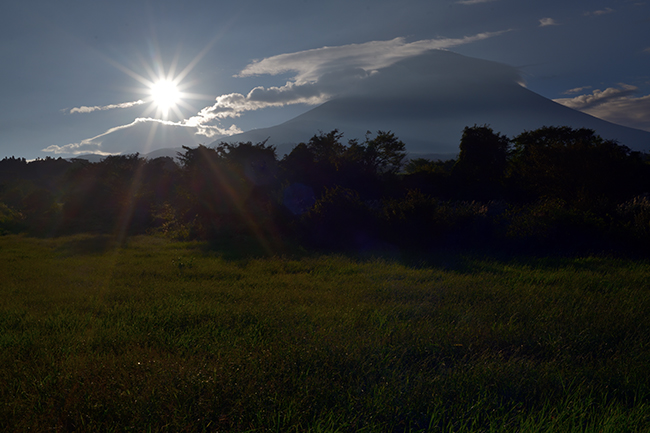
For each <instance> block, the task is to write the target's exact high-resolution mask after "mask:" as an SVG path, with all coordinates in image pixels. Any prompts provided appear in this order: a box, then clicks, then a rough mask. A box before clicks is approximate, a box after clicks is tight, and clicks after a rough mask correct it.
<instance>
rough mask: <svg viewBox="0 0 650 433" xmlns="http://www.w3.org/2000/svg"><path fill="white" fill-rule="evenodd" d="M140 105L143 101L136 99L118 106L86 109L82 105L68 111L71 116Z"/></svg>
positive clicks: (97, 106)
mask: <svg viewBox="0 0 650 433" xmlns="http://www.w3.org/2000/svg"><path fill="white" fill-rule="evenodd" d="M141 104H144V101H142V100H139V99H138V100H137V101H133V102H122V103H120V104H111V105H103V106H99V105H96V106H94V107H86V106H85V105H83V106H81V107H75V108H72V109H70V112H69V113H70V114H73V113H91V112H93V111H105V110H113V109H115V108H130V107H134V106H136V105H141Z"/></svg>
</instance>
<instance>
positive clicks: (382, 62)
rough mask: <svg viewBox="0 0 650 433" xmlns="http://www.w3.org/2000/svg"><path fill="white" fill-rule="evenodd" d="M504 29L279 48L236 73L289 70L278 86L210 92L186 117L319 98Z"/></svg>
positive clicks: (200, 118) (197, 119)
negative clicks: (209, 99)
mask: <svg viewBox="0 0 650 433" xmlns="http://www.w3.org/2000/svg"><path fill="white" fill-rule="evenodd" d="M503 33H505V31H500V32H491V33H479V34H476V35H473V36H466V37H464V38H457V39H452V38H440V39H426V40H420V41H415V42H410V43H407V42H406V41H405V38H402V37H399V38H395V39H392V40H389V41H372V42H366V43H363V44H350V45H342V46H337V47H322V48H316V49H312V50H306V51H299V52H295V53H287V54H280V55H277V56H272V57H267V58H265V59H262V60H258V61H254V62H252V63H251V64H249V65H248V66H246V67H245V68H244V69H243V70H242V71H241V72H240V73H239V74H238V75H236V76H237V77H251V76H258V75H279V74H283V73H287V72H293V73H294V74H295V75H294V77H293V78H292V79H291V80H290V81H288V82H287V83H286V84H284V85H283V86H280V87H268V88H265V87H255V88H254V89H252V90H251V91H250V92H248V94H247V95H243V94H241V93H230V94H227V95H221V96H218V97H217V98H216V102H215V104H213V105H212V106H210V107H206V108H204V109H202V110H201V111H200V112H199V113H198V114H197V115H196V116H193V117H192V118H190V119H188V123H189V124H192V125H204V124H207V123H209V122H211V121H214V120H217V119H224V118H235V117H239V116H241V114H242V113H243V112H246V111H253V110H259V109H262V108H266V107H281V106H284V105H289V104H308V105H317V104H321V103H323V102H325V101H327V100H328V99H330V98H332V97H333V96H336V95H338V94H341V93H344V92H346V91H347V90H349V89H350V88H352V87H353V86H355V85H356V84H357V83H359V82H360V81H361V80H363V79H365V78H367V77H368V76H370V75H372V74H373V73H375V72H376V71H378V70H379V69H383V68H386V67H388V66H390V65H392V64H394V63H396V62H398V61H400V60H403V59H406V58H409V57H414V56H418V55H420V54H422V53H424V52H426V51H429V50H435V49H446V48H451V47H454V46H458V45H464V44H468V43H472V42H476V41H480V40H484V39H488V38H491V37H494V36H498V35H500V34H503Z"/></svg>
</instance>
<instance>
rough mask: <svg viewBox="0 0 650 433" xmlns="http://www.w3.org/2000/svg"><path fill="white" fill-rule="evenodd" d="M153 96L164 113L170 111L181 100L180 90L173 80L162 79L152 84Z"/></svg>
mask: <svg viewBox="0 0 650 433" xmlns="http://www.w3.org/2000/svg"><path fill="white" fill-rule="evenodd" d="M151 97H152V98H153V101H154V103H155V104H156V105H157V106H158V109H159V110H161V111H162V112H163V113H166V112H167V111H169V109H170V108H173V107H175V106H176V104H178V102H179V101H180V92H179V91H178V88H177V87H176V84H175V83H174V82H173V81H169V80H160V81H157V82H155V83H153V85H152V86H151Z"/></svg>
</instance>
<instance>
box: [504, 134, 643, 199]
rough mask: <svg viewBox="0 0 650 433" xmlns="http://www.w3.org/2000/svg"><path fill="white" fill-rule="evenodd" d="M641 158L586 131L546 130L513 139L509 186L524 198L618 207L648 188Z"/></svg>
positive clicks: (624, 147) (612, 142) (613, 142)
mask: <svg viewBox="0 0 650 433" xmlns="http://www.w3.org/2000/svg"><path fill="white" fill-rule="evenodd" d="M647 169H648V166H647V165H646V164H644V163H643V160H642V158H641V155H640V154H638V153H635V152H631V151H630V149H629V148H627V147H626V146H622V145H619V144H618V143H616V142H615V141H611V140H604V139H602V138H601V137H600V136H598V135H596V134H595V133H594V131H592V130H590V129H584V128H581V129H572V128H569V127H544V128H540V129H537V130H535V131H526V132H524V133H522V134H519V135H518V136H517V137H515V138H514V153H513V157H512V162H511V170H512V173H511V177H512V179H513V184H515V185H518V186H519V187H520V188H521V189H522V190H523V192H524V194H525V196H527V197H528V198H536V197H547V198H558V199H561V200H564V201H565V202H567V203H568V204H570V205H572V206H577V207H580V208H582V209H593V208H594V206H597V207H602V206H607V205H611V204H615V203H620V202H622V201H625V200H627V199H630V198H632V197H634V196H635V195H638V194H639V193H641V192H643V191H644V190H645V189H646V188H647V187H648V184H647V179H648V178H647V174H646V173H647Z"/></svg>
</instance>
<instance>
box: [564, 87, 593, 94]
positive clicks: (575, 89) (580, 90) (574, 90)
mask: <svg viewBox="0 0 650 433" xmlns="http://www.w3.org/2000/svg"><path fill="white" fill-rule="evenodd" d="M588 89H591V86H583V87H576V88H574V89H569V90H566V91H564V92H562V94H563V95H573V94H574V93H580V92H582V91H584V90H588Z"/></svg>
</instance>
